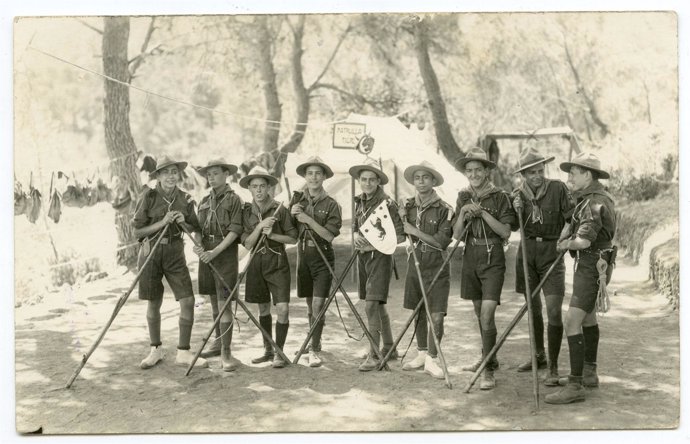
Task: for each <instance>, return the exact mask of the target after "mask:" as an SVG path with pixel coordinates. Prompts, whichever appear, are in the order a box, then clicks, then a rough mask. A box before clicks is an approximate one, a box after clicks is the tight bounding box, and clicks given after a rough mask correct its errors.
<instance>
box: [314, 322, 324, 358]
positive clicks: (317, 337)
mask: <svg viewBox="0 0 690 444" xmlns="http://www.w3.org/2000/svg"><path fill="white" fill-rule="evenodd" d="M323 324H324V322H323V318H321V319H320V320H319V322H317V323H316V326H315V327H314V334H313V335H312V336H311V348H312V350H314V351H315V352H320V351H321V333H323Z"/></svg>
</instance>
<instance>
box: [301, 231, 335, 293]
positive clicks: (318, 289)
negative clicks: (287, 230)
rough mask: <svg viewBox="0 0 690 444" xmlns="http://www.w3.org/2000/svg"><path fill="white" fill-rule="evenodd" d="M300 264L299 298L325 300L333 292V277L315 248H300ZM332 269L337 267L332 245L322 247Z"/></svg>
mask: <svg viewBox="0 0 690 444" xmlns="http://www.w3.org/2000/svg"><path fill="white" fill-rule="evenodd" d="M299 248H300V251H299V254H300V263H299V267H298V268H297V296H298V297H300V298H311V297H315V298H324V299H326V298H327V297H328V296H329V293H330V291H331V282H332V280H333V279H332V276H331V272H330V271H329V270H328V267H327V266H326V264H325V263H324V261H323V259H322V258H321V255H320V254H319V252H318V251H317V250H316V247H315V246H309V245H305V246H304V249H301V248H302V246H301V244H300V246H299ZM320 248H321V251H322V252H323V255H324V256H326V259H328V263H329V264H330V265H331V268H334V267H335V254H334V253H333V248H332V247H331V246H330V245H323V246H321V247H320Z"/></svg>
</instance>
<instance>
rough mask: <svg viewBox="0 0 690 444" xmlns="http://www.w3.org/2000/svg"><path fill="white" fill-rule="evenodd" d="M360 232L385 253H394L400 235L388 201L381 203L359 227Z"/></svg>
mask: <svg viewBox="0 0 690 444" xmlns="http://www.w3.org/2000/svg"><path fill="white" fill-rule="evenodd" d="M359 232H360V233H361V234H362V236H364V237H365V239H366V240H368V241H369V243H370V244H371V245H372V246H373V247H374V248H376V249H377V250H379V251H380V252H381V253H383V254H393V253H394V252H395V247H397V245H398V236H397V235H396V234H395V226H394V225H393V219H391V215H390V212H389V211H388V205H386V201H383V202H381V203H380V204H379V206H378V207H376V209H375V210H374V212H373V213H371V214H370V215H369V217H368V218H367V220H366V221H365V222H364V223H363V224H362V226H360V227H359Z"/></svg>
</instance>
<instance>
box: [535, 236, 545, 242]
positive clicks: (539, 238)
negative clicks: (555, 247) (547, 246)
mask: <svg viewBox="0 0 690 444" xmlns="http://www.w3.org/2000/svg"><path fill="white" fill-rule="evenodd" d="M534 240H536V241H537V242H544V238H543V237H535V238H534Z"/></svg>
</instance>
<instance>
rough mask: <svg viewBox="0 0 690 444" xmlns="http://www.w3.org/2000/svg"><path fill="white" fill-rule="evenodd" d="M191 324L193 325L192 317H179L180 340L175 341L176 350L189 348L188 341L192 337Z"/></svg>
mask: <svg viewBox="0 0 690 444" xmlns="http://www.w3.org/2000/svg"><path fill="white" fill-rule="evenodd" d="M192 325H194V320H193V319H185V318H180V320H179V326H180V336H179V337H180V340H179V341H178V342H177V348H178V350H189V348H190V347H189V341H190V339H191V337H192Z"/></svg>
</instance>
